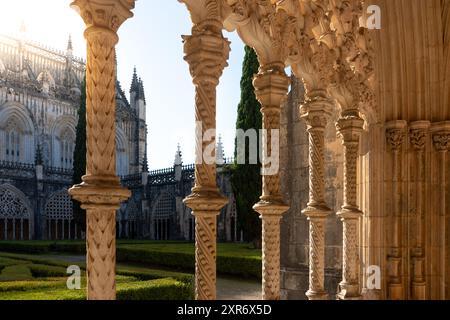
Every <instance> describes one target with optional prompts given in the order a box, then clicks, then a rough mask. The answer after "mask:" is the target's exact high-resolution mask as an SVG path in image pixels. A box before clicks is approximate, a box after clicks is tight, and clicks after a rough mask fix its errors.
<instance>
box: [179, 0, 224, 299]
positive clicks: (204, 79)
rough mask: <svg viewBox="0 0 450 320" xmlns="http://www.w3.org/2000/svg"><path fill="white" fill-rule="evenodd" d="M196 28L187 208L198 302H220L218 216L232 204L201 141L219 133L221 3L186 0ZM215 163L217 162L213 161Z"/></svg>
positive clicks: (187, 47)
mask: <svg viewBox="0 0 450 320" xmlns="http://www.w3.org/2000/svg"><path fill="white" fill-rule="evenodd" d="M181 2H184V3H185V4H186V5H187V7H188V9H189V11H190V13H191V17H192V21H193V23H194V26H193V28H192V35H191V36H183V40H184V52H185V60H186V61H187V62H188V63H189V67H190V72H191V75H192V77H193V82H194V85H195V91H196V97H195V119H196V121H197V123H201V126H202V127H201V130H202V131H201V136H200V135H199V134H197V136H196V150H195V151H196V156H197V159H198V160H200V161H197V164H196V166H195V186H194V187H193V188H192V193H191V195H190V196H188V197H187V198H186V199H184V203H185V204H186V205H187V206H188V207H189V208H191V209H192V214H193V215H194V216H195V246H196V250H195V297H196V299H198V300H214V299H216V230H217V221H216V216H217V215H218V214H219V212H220V210H221V209H222V207H224V206H225V205H226V203H227V202H228V201H227V199H226V198H225V197H224V196H222V195H221V194H220V192H219V189H218V188H217V185H216V165H215V164H210V163H208V161H205V159H203V154H204V152H205V150H206V148H207V147H208V146H209V144H211V143H214V144H215V137H214V138H213V141H203V136H204V134H205V133H206V131H208V130H211V129H214V130H215V128H216V87H217V85H218V84H219V79H220V76H221V75H222V72H223V69H224V68H225V67H226V66H227V65H228V64H227V60H228V57H229V52H230V42H229V41H228V40H227V39H225V38H224V37H223V35H222V20H221V1H217V0H202V1H197V0H195V1H188V0H183V1H181ZM214 159H215V157H214Z"/></svg>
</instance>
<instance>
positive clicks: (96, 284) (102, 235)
mask: <svg viewBox="0 0 450 320" xmlns="http://www.w3.org/2000/svg"><path fill="white" fill-rule="evenodd" d="M134 3H135V1H134V0H119V1H114V0H101V1H94V0H76V1H74V2H73V3H72V7H73V8H74V9H76V10H77V11H78V12H79V14H80V15H81V17H82V18H83V20H84V22H85V24H86V31H85V38H86V40H87V65H86V93H87V99H86V105H87V108H86V109H87V114H86V120H87V123H86V133H87V155H86V158H87V161H86V163H87V168H86V175H85V176H84V177H83V183H82V184H80V185H76V186H74V187H73V188H72V189H70V191H69V192H70V195H71V196H72V197H73V198H74V199H76V200H78V201H80V202H81V203H82V207H83V208H84V209H86V210H87V251H88V253H87V279H88V286H87V290H88V299H90V300H111V299H115V297H116V291H115V259H116V256H115V235H116V230H115V227H116V217H115V214H116V209H118V208H119V205H120V202H122V201H124V200H126V199H127V198H128V197H129V196H130V194H131V193H130V191H129V190H127V189H124V188H122V187H121V186H120V182H119V178H118V177H117V176H116V144H115V137H116V130H115V106H116V103H115V95H116V91H115V83H116V79H115V77H116V61H115V45H116V44H117V42H118V40H119V38H118V36H117V33H116V32H117V30H118V29H119V27H120V25H121V24H122V23H123V22H124V21H125V20H126V19H128V18H130V17H131V16H132V12H131V9H133V8H134Z"/></svg>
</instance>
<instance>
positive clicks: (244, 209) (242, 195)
mask: <svg viewBox="0 0 450 320" xmlns="http://www.w3.org/2000/svg"><path fill="white" fill-rule="evenodd" d="M258 68H259V62H258V58H257V55H256V53H255V51H254V50H253V49H252V48H250V47H248V46H246V47H245V56H244V62H243V66H242V78H241V101H240V103H239V105H238V112H237V113H238V114H237V121H236V129H242V130H244V131H246V130H249V129H255V130H256V131H257V132H259V129H261V128H262V115H261V111H260V109H261V105H260V103H259V102H258V100H256V96H255V91H254V87H253V77H254V75H255V74H256V73H258ZM247 142H248V141H247ZM259 148H260V142H259V135H258V145H257V150H258V155H259ZM236 157H237V140H236V143H235V158H236ZM245 159H246V164H238V163H235V164H234V165H233V168H232V175H231V184H232V187H233V192H234V194H235V197H236V210H237V215H238V229H239V230H242V231H243V235H244V240H245V241H247V242H253V243H254V244H255V246H256V247H260V245H261V220H260V219H259V214H258V213H257V212H255V211H254V210H253V208H252V207H253V205H254V204H256V203H257V202H258V201H259V197H260V195H261V184H262V177H261V171H260V170H261V163H260V162H259V159H258V163H257V164H249V163H248V162H249V143H246V147H245Z"/></svg>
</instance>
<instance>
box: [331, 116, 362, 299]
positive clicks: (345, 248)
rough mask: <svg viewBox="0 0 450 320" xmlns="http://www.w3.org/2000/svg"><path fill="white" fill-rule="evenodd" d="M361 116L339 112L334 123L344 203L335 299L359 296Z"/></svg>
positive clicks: (340, 214) (341, 214)
mask: <svg viewBox="0 0 450 320" xmlns="http://www.w3.org/2000/svg"><path fill="white" fill-rule="evenodd" d="M363 126H364V120H363V119H361V118H360V117H359V116H358V115H357V114H355V115H347V116H342V117H341V118H340V119H339V121H338V122H337V124H336V127H337V129H338V132H339V134H340V135H341V136H342V139H343V145H344V203H343V205H342V208H341V210H340V211H339V212H338V213H337V216H339V217H340V218H341V221H342V223H343V228H342V239H343V240H342V252H343V253H342V281H341V282H340V284H339V287H340V290H339V293H338V298H339V299H343V300H344V299H345V300H348V299H352V300H354V299H360V298H361V293H360V284H359V278H360V272H359V271H360V270H359V255H358V245H359V232H358V225H359V218H360V217H361V216H362V212H361V211H360V210H359V208H358V204H357V194H356V184H357V162H358V155H359V139H360V135H361V132H362V130H363Z"/></svg>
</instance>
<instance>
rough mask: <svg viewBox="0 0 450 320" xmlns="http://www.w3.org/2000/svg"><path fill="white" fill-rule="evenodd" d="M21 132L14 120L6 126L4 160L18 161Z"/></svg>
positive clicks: (19, 158)
mask: <svg viewBox="0 0 450 320" xmlns="http://www.w3.org/2000/svg"><path fill="white" fill-rule="evenodd" d="M21 142H22V137H21V132H20V130H18V128H17V125H16V123H15V122H14V121H11V122H10V123H9V124H8V126H7V127H6V146H5V147H6V148H5V153H6V154H5V155H6V157H5V158H6V160H7V161H10V162H20V160H21Z"/></svg>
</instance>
